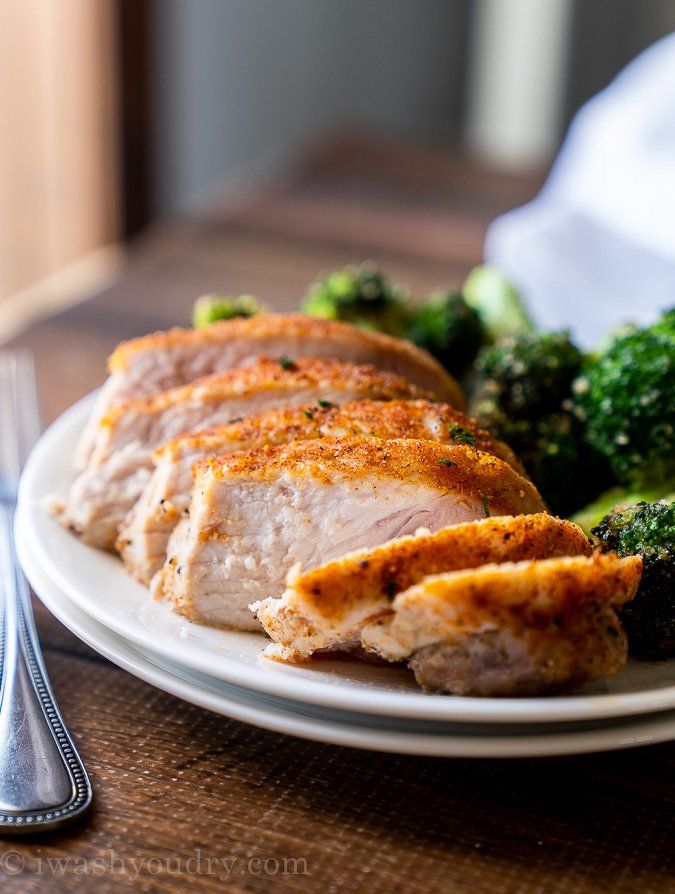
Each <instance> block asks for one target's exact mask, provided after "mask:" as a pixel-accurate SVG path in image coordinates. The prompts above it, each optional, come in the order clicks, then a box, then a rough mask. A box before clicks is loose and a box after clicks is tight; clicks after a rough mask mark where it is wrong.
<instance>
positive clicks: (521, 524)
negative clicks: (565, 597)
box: [251, 512, 591, 661]
mask: <svg viewBox="0 0 675 894" xmlns="http://www.w3.org/2000/svg"><path fill="white" fill-rule="evenodd" d="M590 553H591V544H590V541H589V540H588V538H587V537H586V535H585V534H584V532H583V531H582V530H581V528H580V527H579V526H578V525H575V524H572V522H568V521H563V520H562V519H559V518H554V517H553V516H552V515H548V514H547V513H545V512H540V513H535V514H534V515H515V516H507V517H502V518H485V519H481V520H480V521H475V522H468V523H467V524H462V525H455V526H454V527H451V528H442V529H441V530H440V531H437V532H436V533H434V534H432V533H431V532H430V531H421V532H419V533H417V534H415V535H414V536H409V537H400V538H398V539H397V540H390V541H388V542H387V543H383V544H382V545H381V546H377V547H375V548H374V549H369V550H359V551H358V552H352V553H348V554H347V555H346V556H342V557H340V558H339V559H335V560H334V561H332V562H328V563H327V564H325V565H320V566H319V567H318V568H314V569H313V570H311V571H305V572H304V573H302V572H301V570H300V568H298V567H296V568H294V569H292V570H291V572H290V573H289V575H288V578H287V580H286V590H285V592H284V593H283V595H282V597H281V598H280V599H275V598H273V597H270V598H269V599H264V600H263V601H262V602H258V603H255V604H254V605H252V606H251V609H252V610H253V611H254V612H255V613H256V615H257V617H258V620H259V621H260V623H261V624H262V625H263V627H264V628H265V630H266V632H267V633H268V634H269V635H270V637H271V638H272V639H273V640H274V644H273V645H270V646H268V647H267V649H266V650H265V654H266V655H268V656H269V657H271V658H277V659H280V660H285V661H301V660H303V659H306V658H308V657H309V656H310V655H311V654H312V653H314V652H316V651H321V650H326V649H338V650H348V649H351V648H353V647H354V646H356V645H358V643H359V636H360V632H361V629H362V628H363V626H364V625H365V624H367V623H368V622H370V621H372V620H373V619H374V618H376V617H377V616H378V615H382V614H387V613H389V612H390V610H391V603H392V600H393V598H394V596H395V595H396V594H397V593H399V592H402V591H403V590H407V589H408V588H409V587H412V586H414V585H415V584H418V583H420V581H421V580H422V579H423V578H425V577H428V576H429V575H433V574H440V573H442V572H446V571H458V570H460V569H464V568H476V567H478V566H480V565H485V564H488V563H495V562H519V561H521V560H523V559H544V558H551V557H553V556H576V555H590Z"/></svg>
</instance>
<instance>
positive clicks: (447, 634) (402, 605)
mask: <svg viewBox="0 0 675 894" xmlns="http://www.w3.org/2000/svg"><path fill="white" fill-rule="evenodd" d="M641 572H642V560H641V559H640V558H638V557H630V558H625V559H620V558H618V557H617V556H615V555H612V554H609V553H607V554H604V555H603V554H599V553H598V554H596V555H594V556H592V557H587V556H574V557H565V558H555V559H542V560H538V561H525V562H517V563H511V562H505V563H503V564H500V565H485V566H483V567H482V568H477V569H474V570H469V571H455V572H450V573H448V574H441V575H437V576H433V577H428V578H426V579H425V580H423V581H422V582H421V583H420V584H417V585H416V586H414V587H411V588H410V589H408V590H406V591H405V592H403V593H400V594H399V595H398V596H396V598H395V599H394V601H393V603H392V606H391V608H392V611H391V612H390V613H389V614H388V615H386V616H384V617H380V618H378V619H376V620H374V621H372V622H371V623H370V624H368V625H366V627H364V629H363V630H362V632H361V642H362V645H363V646H364V648H365V649H366V650H368V651H371V652H374V653H376V654H377V655H378V656H380V657H381V658H385V659H386V660H388V661H402V660H407V661H408V662H409V664H410V667H411V668H412V670H413V671H414V673H415V677H416V679H417V682H418V683H419V684H420V685H421V686H422V687H423V688H424V689H426V690H429V691H433V692H449V693H453V694H455V695H475V696H508V695H517V696H522V695H536V694H539V693H553V692H560V691H563V690H566V689H572V688H575V687H577V686H580V685H581V684H582V683H584V682H585V681H586V680H589V679H593V678H596V677H600V676H610V675H613V674H615V673H617V672H618V671H619V670H620V669H621V668H622V667H623V666H624V664H625V663H626V655H627V641H626V635H625V633H624V630H623V628H622V626H621V622H620V621H619V619H618V617H617V614H616V611H615V608H616V607H617V606H619V605H622V604H623V603H624V602H627V601H629V600H630V599H632V598H633V596H634V595H635V591H636V589H637V586H638V584H639V582H640V574H641Z"/></svg>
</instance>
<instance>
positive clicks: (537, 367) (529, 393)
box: [471, 332, 583, 421]
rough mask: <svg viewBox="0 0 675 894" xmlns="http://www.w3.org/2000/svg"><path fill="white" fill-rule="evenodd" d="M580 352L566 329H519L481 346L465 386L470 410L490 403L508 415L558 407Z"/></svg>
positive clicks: (530, 416)
mask: <svg viewBox="0 0 675 894" xmlns="http://www.w3.org/2000/svg"><path fill="white" fill-rule="evenodd" d="M582 362H583V355H582V353H581V351H580V350H579V348H577V347H576V345H574V344H573V343H572V341H571V340H570V337H569V334H568V333H567V332H542V333H536V334H535V333H522V334H520V335H513V336H509V337H507V338H503V339H501V341H499V342H497V343H496V344H495V345H491V346H489V347H485V348H483V349H482V350H481V351H480V353H479V354H478V357H477V358H476V363H475V376H474V380H473V383H472V386H471V391H472V394H473V397H472V403H473V404H474V405H475V409H474V412H479V411H480V410H481V409H482V407H483V406H485V407H489V405H491V404H492V405H494V406H495V407H496V408H497V409H498V410H499V411H500V412H501V413H503V414H504V415H505V416H507V417H508V418H510V419H514V420H516V419H525V420H528V421H531V420H533V419H536V418H538V417H539V416H541V415H543V414H545V413H550V412H558V411H559V410H560V408H561V406H562V405H563V402H564V401H566V400H568V399H569V398H570V396H571V389H572V382H573V381H574V379H575V377H576V376H577V375H578V374H579V372H580V370H581V365H582Z"/></svg>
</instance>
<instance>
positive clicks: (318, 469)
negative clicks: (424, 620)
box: [194, 437, 545, 516]
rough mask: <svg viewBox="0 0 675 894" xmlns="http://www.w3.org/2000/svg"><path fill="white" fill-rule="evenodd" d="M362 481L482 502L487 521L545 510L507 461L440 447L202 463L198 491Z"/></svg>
mask: <svg viewBox="0 0 675 894" xmlns="http://www.w3.org/2000/svg"><path fill="white" fill-rule="evenodd" d="M282 473H283V474H286V475H293V476H296V477H303V476H311V477H313V478H315V479H317V480H320V481H322V482H323V483H331V482H332V480H333V479H334V478H339V479H340V480H342V481H351V482H353V483H354V484H357V483H358V481H360V480H362V479H363V478H364V477H367V478H368V479H369V480H370V481H372V480H377V479H380V480H381V481H382V482H383V483H384V482H386V481H396V482H398V481H405V482H406V483H409V484H418V485H422V486H426V487H433V488H435V489H438V490H441V491H443V490H447V491H448V492H452V493H453V494H457V495H459V496H462V495H465V496H466V497H467V498H469V499H472V500H475V499H477V498H478V499H480V500H482V501H483V505H484V509H485V515H486V516H488V515H490V514H494V515H512V514H514V513H515V512H540V511H542V510H543V509H544V508H545V507H544V505H543V502H542V499H541V497H540V496H539V494H538V492H537V490H536V488H535V487H534V485H533V484H532V483H531V482H530V481H527V480H526V479H525V478H523V477H522V476H520V475H518V474H517V473H516V472H514V470H513V469H512V468H511V467H510V466H509V465H507V464H506V463H505V462H504V461H503V460H500V459H498V458H497V457H495V456H490V455H489V454H487V453H483V452H482V451H480V450H476V449H475V448H474V447H469V446H466V445H459V444H453V445H449V444H440V443H439V442H437V441H420V440H412V439H401V438H399V439H393V440H390V441H384V440H380V439H377V438H361V437H357V438H323V439H321V440H316V441H296V442H292V443H290V444H284V445H281V446H266V447H262V448H260V449H259V450H251V451H247V452H245V453H234V454H231V455H229V456H223V457H214V458H211V459H206V460H202V461H201V462H199V463H197V464H196V465H195V468H194V476H195V486H196V487H197V488H202V487H205V486H206V484H207V482H208V479H211V478H214V479H218V478H223V477H228V478H230V477H242V478H246V479H249V480H259V481H270V480H274V479H276V478H278V477H279V475H280V474H282Z"/></svg>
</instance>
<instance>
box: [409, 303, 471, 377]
mask: <svg viewBox="0 0 675 894" xmlns="http://www.w3.org/2000/svg"><path fill="white" fill-rule="evenodd" d="M408 338H409V339H410V340H411V341H414V342H415V344H416V345H419V346H420V347H421V348H426V350H427V351H429V353H431V354H433V355H434V357H436V358H437V359H438V360H440V362H441V363H442V364H443V365H444V366H445V368H446V369H447V370H448V371H449V372H451V373H452V374H453V375H455V376H461V375H462V374H463V373H464V372H466V370H467V368H468V367H469V366H470V365H471V363H472V361H473V359H474V357H475V356H476V354H477V352H478V350H479V348H480V347H481V345H482V343H483V324H482V323H481V319H480V316H479V315H478V314H477V313H476V311H475V310H474V309H473V308H472V307H469V305H468V304H467V303H466V301H465V300H464V298H463V297H462V295H461V294H460V293H459V292H445V293H441V294H437V295H432V296H431V298H429V300H428V301H427V302H426V303H425V304H423V305H421V306H420V307H419V308H418V309H417V311H416V313H415V316H414V319H413V322H412V325H411V326H410V329H409V330H408Z"/></svg>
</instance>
